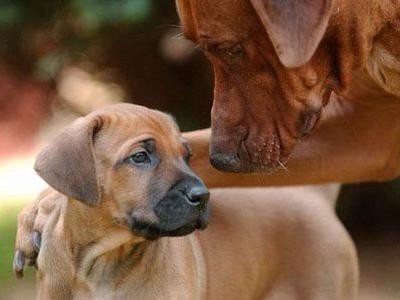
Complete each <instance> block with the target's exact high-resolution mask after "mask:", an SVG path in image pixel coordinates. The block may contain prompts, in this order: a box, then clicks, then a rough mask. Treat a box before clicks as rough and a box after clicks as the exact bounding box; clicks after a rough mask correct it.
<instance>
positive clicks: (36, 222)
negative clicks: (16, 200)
mask: <svg viewBox="0 0 400 300" xmlns="http://www.w3.org/2000/svg"><path fill="white" fill-rule="evenodd" d="M55 195H56V192H54V191H53V190H51V189H46V190H44V191H43V192H42V193H41V194H40V195H39V196H38V197H37V199H36V200H35V201H34V202H33V203H30V204H28V205H27V206H26V207H24V209H23V210H22V211H21V212H20V213H19V215H18V230H17V236H16V239H15V255H14V262H13V267H14V272H15V275H16V276H17V277H18V278H21V277H23V275H24V267H25V265H26V264H28V265H31V266H36V259H37V256H38V253H39V249H40V245H41V233H42V231H43V228H44V226H45V224H46V223H47V221H48V218H49V216H50V214H51V212H52V211H53V210H54V208H55V207H56V205H57V201H56V199H55Z"/></svg>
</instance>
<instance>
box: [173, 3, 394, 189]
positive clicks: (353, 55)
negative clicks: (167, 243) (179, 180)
mask: <svg viewBox="0 0 400 300" xmlns="http://www.w3.org/2000/svg"><path fill="white" fill-rule="evenodd" d="M176 3H177V7H178V13H179V16H180V18H181V21H182V25H183V29H184V33H185V35H186V36H187V37H188V38H190V39H191V40H193V41H194V42H196V43H198V44H199V45H200V46H201V48H202V49H203V50H204V52H205V54H206V56H207V57H208V58H209V59H210V61H211V63H212V65H213V68H214V75H215V92H214V103H213V109H212V135H211V136H208V137H207V138H205V135H204V134H205V133H201V135H200V136H199V137H194V139H195V140H197V141H198V140H199V139H202V140H203V143H204V144H201V145H199V147H202V148H204V149H206V148H207V147H208V140H209V139H211V143H210V148H211V160H212V162H213V164H214V166H215V167H217V168H218V169H221V170H223V171H235V172H238V171H239V172H243V171H267V172H270V171H272V170H276V169H282V165H283V164H286V167H287V168H288V169H289V175H285V171H284V170H283V171H282V170H281V171H279V172H277V173H276V174H274V176H271V177H267V176H264V179H263V182H264V184H292V183H320V182H327V181H336V182H352V181H364V180H381V179H387V178H392V177H394V176H396V175H397V174H399V173H400V168H399V167H400V164H399V162H398V157H399V155H398V154H399V152H400V148H399V145H400V144H399V142H398V138H397V137H398V136H399V135H400V121H399V120H400V119H399V118H398V115H399V113H400V102H399V97H400V86H399V84H398V82H399V80H398V77H399V70H400V61H399V60H398V57H400V32H399V26H398V25H399V19H398V15H399V12H400V6H399V4H398V3H397V2H395V1H376V0H369V1H356V0H332V1H331V0H317V1H278V0H276V1H275V0H271V1H266V0H235V1H233V0H222V1H221V0H218V1H217V0H204V1H187V0H177V1H176ZM208 134H209V133H208ZM310 134H311V136H309V137H305V136H307V135H310ZM192 136H193V135H192ZM199 151H202V150H199ZM194 152H196V149H195V151H194ZM289 157H290V160H289V161H288V162H287V160H288V158H289ZM222 158H224V159H222ZM200 160H201V162H200ZM200 160H199V166H203V167H201V168H202V169H206V170H204V171H203V170H202V169H200V171H201V175H202V176H206V177H204V178H205V179H207V176H211V177H212V178H211V179H212V180H211V182H212V183H213V184H214V183H215V184H216V185H225V184H226V185H232V181H230V180H225V179H226V178H225V176H224V175H220V176H223V177H221V178H217V177H218V176H219V175H218V173H216V172H215V171H212V170H211V168H209V167H204V166H206V163H205V162H206V160H208V155H207V156H204V157H202V158H200ZM286 162H287V163H286ZM241 176H243V175H238V176H232V177H231V178H232V179H233V182H234V183H235V184H236V182H239V184H240V182H246V183H245V184H244V185H246V184H247V183H250V184H254V183H252V182H254V180H252V179H247V178H249V177H246V176H243V177H241ZM235 178H238V179H235ZM239 178H244V180H241V179H239ZM206 181H207V180H206Z"/></svg>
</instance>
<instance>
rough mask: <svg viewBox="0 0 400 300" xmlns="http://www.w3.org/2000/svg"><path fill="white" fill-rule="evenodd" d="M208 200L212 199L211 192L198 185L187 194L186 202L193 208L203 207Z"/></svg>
mask: <svg viewBox="0 0 400 300" xmlns="http://www.w3.org/2000/svg"><path fill="white" fill-rule="evenodd" d="M208 199H210V192H209V191H208V189H207V188H206V187H205V186H203V185H196V186H194V187H192V188H191V189H190V190H189V191H188V192H186V201H187V202H188V203H189V204H190V205H193V206H200V207H203V206H204V205H205V204H206V203H207V201H208Z"/></svg>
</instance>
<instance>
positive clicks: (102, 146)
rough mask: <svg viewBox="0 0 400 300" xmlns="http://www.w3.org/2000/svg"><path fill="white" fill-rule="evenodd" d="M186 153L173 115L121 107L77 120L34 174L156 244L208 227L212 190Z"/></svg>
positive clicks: (47, 151) (43, 156)
mask: <svg viewBox="0 0 400 300" xmlns="http://www.w3.org/2000/svg"><path fill="white" fill-rule="evenodd" d="M189 156H190V150H189V147H188V145H187V144H186V143H185V141H183V140H182V138H181V134H180V132H179V129H178V127H177V126H176V124H175V122H174V121H173V120H172V118H171V117H170V116H168V115H166V114H164V113H161V112H158V111H154V110H150V109H147V108H144V107H140V106H137V105H133V104H118V105H113V106H110V107H107V108H105V109H102V110H99V111H96V112H94V113H91V114H89V115H88V116H86V117H83V118H80V119H78V120H77V121H75V122H74V123H72V125H71V126H69V127H68V128H67V129H66V130H65V131H64V132H63V133H61V134H60V135H59V136H58V137H57V138H55V139H54V140H53V141H52V142H51V143H50V144H49V145H48V146H47V147H46V148H45V149H44V150H43V151H42V152H41V153H40V154H39V156H38V158H37V161H36V164H35V170H36V171H37V173H38V174H39V175H40V176H41V177H42V178H43V179H44V180H45V181H46V182H47V183H48V184H49V185H50V186H51V187H53V188H54V189H55V190H57V191H59V192H61V193H62V194H65V195H66V196H68V197H69V198H72V200H70V201H76V200H79V201H81V202H83V203H85V204H86V205H89V206H93V207H94V209H95V210H97V211H99V212H100V215H101V218H106V219H107V220H108V219H109V220H110V223H112V224H115V225H116V226H123V227H125V228H127V229H129V230H132V231H133V233H134V234H135V235H137V236H142V237H145V238H149V239H154V238H158V237H161V236H180V235H185V234H188V233H190V232H192V231H193V230H195V229H198V228H199V229H203V228H205V226H206V223H207V218H208V206H207V201H208V198H209V192H208V190H207V188H206V187H205V186H204V184H203V182H202V181H201V179H200V178H198V177H197V176H196V175H195V174H194V173H193V171H192V170H191V169H190V167H189V165H188V161H189ZM95 210H93V212H94V211H95Z"/></svg>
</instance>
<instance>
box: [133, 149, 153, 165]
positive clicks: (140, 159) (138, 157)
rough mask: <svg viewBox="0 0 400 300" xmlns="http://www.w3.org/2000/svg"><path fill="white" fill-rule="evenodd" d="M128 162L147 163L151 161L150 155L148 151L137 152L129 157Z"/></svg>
mask: <svg viewBox="0 0 400 300" xmlns="http://www.w3.org/2000/svg"><path fill="white" fill-rule="evenodd" d="M128 162H130V163H133V164H137V165H139V164H146V163H149V162H150V158H149V155H148V154H147V152H146V151H140V152H136V153H135V154H133V155H131V156H129V157H128Z"/></svg>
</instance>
